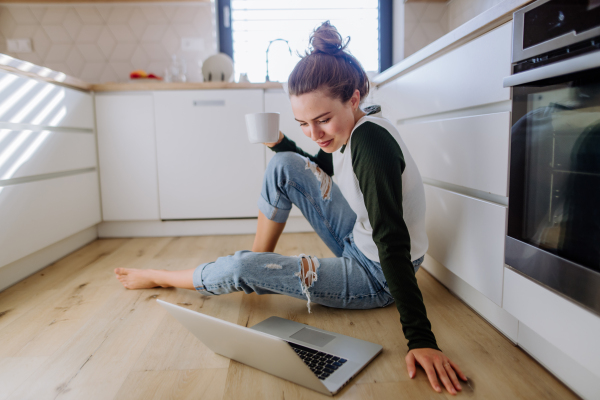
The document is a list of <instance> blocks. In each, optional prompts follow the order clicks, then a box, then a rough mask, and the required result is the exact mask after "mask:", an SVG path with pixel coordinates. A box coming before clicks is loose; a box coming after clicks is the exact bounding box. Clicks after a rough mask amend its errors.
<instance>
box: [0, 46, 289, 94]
mask: <svg viewBox="0 0 600 400" xmlns="http://www.w3.org/2000/svg"><path fill="white" fill-rule="evenodd" d="M0 69H2V70H5V71H9V72H13V73H18V74H21V75H25V76H28V77H31V78H36V79H41V80H43V81H46V82H50V83H55V84H58V85H61V86H66V87H70V88H73V89H78V90H83V91H87V92H90V91H93V92H122V91H142V90H152V91H154V90H203V89H204V90H209V89H282V88H283V86H282V83H281V82H262V83H249V82H248V83H237V82H172V83H166V82H161V81H149V80H143V81H139V82H124V83H115V82H109V83H100V84H91V83H88V82H85V81H82V80H81V79H78V78H74V77H72V76H69V75H66V74H64V73H62V72H58V71H53V70H51V69H49V68H46V67H41V66H39V65H35V64H32V63H30V62H27V61H22V60H18V59H16V58H13V57H10V56H8V55H6V54H0Z"/></svg>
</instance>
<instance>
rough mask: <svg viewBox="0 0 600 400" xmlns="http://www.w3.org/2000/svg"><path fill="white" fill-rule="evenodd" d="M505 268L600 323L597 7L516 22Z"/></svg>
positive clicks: (590, 3)
mask: <svg viewBox="0 0 600 400" xmlns="http://www.w3.org/2000/svg"><path fill="white" fill-rule="evenodd" d="M512 61H513V64H512V68H513V71H512V72H513V73H512V75H511V76H510V77H507V78H506V79H505V80H504V86H506V87H508V86H510V87H512V98H513V100H512V101H513V104H512V129H511V146H510V186H509V206H508V229H507V237H506V251H505V260H506V264H507V265H508V266H510V267H511V268H513V269H515V270H517V271H520V272H521V273H522V274H524V275H526V276H528V277H530V278H532V279H534V280H536V281H538V282H540V283H542V284H543V285H545V286H547V287H549V288H551V289H553V290H555V291H557V292H559V293H561V294H562V295H564V296H566V297H568V298H570V299H571V300H573V301H575V302H577V303H579V304H580V305H582V306H584V307H586V308H587V309H589V310H591V311H592V312H595V313H597V314H599V315H600V0H539V1H536V2H534V3H532V4H530V5H528V6H527V7H524V8H523V9H521V10H519V11H517V12H516V13H515V14H514V36H513V59H512Z"/></svg>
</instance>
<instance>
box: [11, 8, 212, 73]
mask: <svg viewBox="0 0 600 400" xmlns="http://www.w3.org/2000/svg"><path fill="white" fill-rule="evenodd" d="M214 12H215V11H214V3H212V2H209V1H197V2H194V3H189V4H182V3H142V4H139V5H136V4H132V3H123V4H119V3H117V4H115V3H104V4H98V3H95V4H52V5H42V4H29V5H27V4H3V5H0V53H5V54H8V55H10V56H12V57H15V58H18V59H21V60H25V61H29V62H32V63H34V64H37V65H43V66H45V67H48V68H51V69H54V70H57V71H61V72H64V73H65V74H68V75H71V76H74V77H77V78H80V79H83V80H84V81H86V82H90V83H103V82H111V81H112V82H127V81H129V73H130V72H131V71H133V70H136V69H144V70H145V71H147V72H150V73H154V74H156V75H159V76H163V75H164V71H165V68H167V67H168V66H169V65H170V63H171V55H172V54H177V55H178V56H179V57H181V58H184V59H185V60H186V64H187V70H188V73H187V77H188V81H192V82H193V81H201V80H202V74H201V72H200V67H201V62H202V61H203V60H205V59H206V58H207V57H208V56H210V55H212V54H214V53H216V52H217V39H216V37H217V35H216V27H215V17H214ZM183 37H195V38H202V40H203V41H204V50H203V51H185V52H184V51H182V50H181V39H182V38H183ZM24 38H30V39H31V41H32V44H33V52H32V53H8V52H7V48H6V39H24Z"/></svg>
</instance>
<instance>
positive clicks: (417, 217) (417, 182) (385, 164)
mask: <svg viewBox="0 0 600 400" xmlns="http://www.w3.org/2000/svg"><path fill="white" fill-rule="evenodd" d="M364 111H365V113H366V114H367V115H365V116H364V117H362V118H361V119H359V120H358V121H357V123H356V125H355V126H354V129H353V130H352V133H351V134H350V138H349V139H348V142H347V143H346V144H345V145H344V146H342V148H341V149H339V150H337V151H335V152H333V153H326V152H324V151H323V150H319V152H318V153H317V155H315V156H313V155H310V154H307V153H305V152H304V151H303V150H302V149H300V148H299V147H298V146H296V144H295V143H294V142H293V141H292V140H290V139H289V138H287V137H284V138H283V140H282V141H281V142H280V143H279V144H277V145H275V146H273V147H272V148H271V149H272V150H273V151H275V152H280V151H294V152H296V153H299V154H301V155H303V156H305V157H308V158H309V159H310V160H311V161H314V162H315V163H316V164H317V165H319V167H320V168H321V169H322V170H323V171H325V172H326V173H327V174H329V175H330V176H333V173H334V171H335V174H336V183H337V185H338V187H339V188H340V190H341V192H342V194H343V195H344V198H345V199H346V200H347V201H348V203H349V205H350V207H351V208H352V210H353V211H354V212H355V213H356V215H357V219H356V223H355V225H354V229H353V235H354V242H355V244H356V246H357V247H358V249H359V250H360V251H361V252H362V253H363V254H364V255H365V256H366V257H368V258H369V259H370V260H373V261H375V262H378V263H380V265H381V268H382V270H383V273H384V276H385V279H386V281H387V283H388V287H389V289H390V293H391V294H392V296H393V297H394V299H395V300H396V307H397V308H398V311H399V312H400V322H401V323H402V330H403V332H404V336H405V337H406V339H407V340H408V348H409V349H415V348H434V349H438V346H437V343H436V340H435V336H434V335H433V332H432V331H431V324H430V322H429V320H428V319H427V313H426V311H425V305H424V304H423V297H422V295H421V291H420V290H419V287H418V285H417V279H416V277H415V273H414V268H413V265H412V261H413V260H417V259H419V258H421V257H422V256H423V255H424V254H425V252H426V251H427V247H428V240H427V234H426V233H425V192H424V189H423V182H422V180H421V175H420V174H419V171H418V169H417V165H416V164H415V162H414V160H413V159H412V157H411V156H410V154H409V152H408V149H407V148H406V145H405V144H404V142H403V141H402V139H401V138H400V134H399V133H398V130H397V129H396V128H395V127H394V125H393V124H392V123H391V122H390V121H388V120H387V119H385V118H382V117H381V112H380V111H381V109H380V107H379V106H371V107H368V108H366V109H365V110H364Z"/></svg>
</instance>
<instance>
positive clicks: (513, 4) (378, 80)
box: [373, 0, 533, 86]
mask: <svg viewBox="0 0 600 400" xmlns="http://www.w3.org/2000/svg"><path fill="white" fill-rule="evenodd" d="M532 1H533V0H504V1H503V2H501V3H499V4H497V5H495V6H494V7H492V8H490V9H489V10H487V11H484V12H482V13H481V14H479V15H478V16H476V17H475V18H473V19H471V20H469V21H467V22H465V23H464V24H462V25H461V26H459V27H458V28H456V29H454V30H453V31H451V32H449V33H447V34H445V35H444V36H442V37H441V38H439V39H437V40H436V41H434V42H432V43H430V44H429V45H427V46H425V47H423V48H422V49H421V50H419V51H417V52H416V53H414V54H412V55H410V56H409V57H406V58H405V59H404V60H402V61H400V62H399V63H397V64H395V65H393V66H392V67H390V68H388V69H386V70H385V71H383V72H382V73H380V74H379V75H376V76H375V77H374V78H373V83H374V85H375V86H381V85H383V84H385V83H387V82H390V81H392V80H394V79H396V78H399V77H400V76H402V75H404V74H407V73H409V72H410V71H412V70H415V69H417V68H419V67H420V66H422V65H424V64H427V63H428V62H430V61H432V60H434V59H436V58H437V57H440V56H442V55H444V54H446V53H448V52H449V51H451V50H453V49H455V48H457V47H459V46H462V45H463V44H465V43H467V42H468V41H470V40H473V39H475V38H476V37H478V36H481V35H483V34H484V33H486V32H488V31H490V30H492V29H494V28H496V27H498V26H500V25H502V24H504V23H506V22H508V21H510V20H512V18H513V13H514V12H515V11H517V10H518V9H520V8H522V7H524V6H525V5H527V4H528V3H531V2H532Z"/></svg>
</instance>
